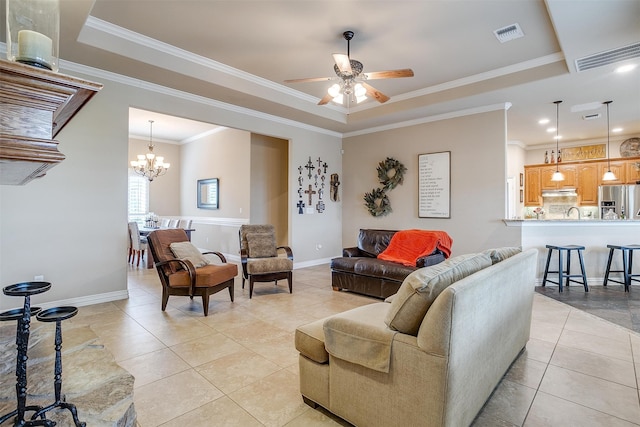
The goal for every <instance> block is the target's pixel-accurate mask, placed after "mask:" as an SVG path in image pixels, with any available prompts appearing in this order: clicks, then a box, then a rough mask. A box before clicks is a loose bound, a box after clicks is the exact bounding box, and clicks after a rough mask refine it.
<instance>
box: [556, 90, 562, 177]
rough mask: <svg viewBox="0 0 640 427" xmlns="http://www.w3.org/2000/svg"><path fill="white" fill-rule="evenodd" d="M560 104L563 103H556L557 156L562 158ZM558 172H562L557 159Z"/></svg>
mask: <svg viewBox="0 0 640 427" xmlns="http://www.w3.org/2000/svg"><path fill="white" fill-rule="evenodd" d="M560 103H562V101H554V104H556V156H558V157H560V145H559V141H560V136H559V134H558V131H559V128H560V113H559V111H560ZM555 160H556V172H560V169H559V166H558V159H557V158H556V159H555Z"/></svg>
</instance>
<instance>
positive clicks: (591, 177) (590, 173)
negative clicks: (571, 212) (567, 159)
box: [576, 163, 602, 206]
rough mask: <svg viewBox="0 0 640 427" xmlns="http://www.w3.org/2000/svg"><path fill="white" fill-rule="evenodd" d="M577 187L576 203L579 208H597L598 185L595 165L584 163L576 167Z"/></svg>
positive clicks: (598, 179) (598, 177) (596, 166)
mask: <svg viewBox="0 0 640 427" xmlns="http://www.w3.org/2000/svg"><path fill="white" fill-rule="evenodd" d="M576 169H577V172H578V185H577V186H576V189H577V192H578V203H579V204H580V206H597V205H598V185H600V179H601V178H602V177H601V176H600V175H599V170H598V165H597V164H596V163H585V164H580V165H577V167H576Z"/></svg>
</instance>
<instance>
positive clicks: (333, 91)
mask: <svg viewBox="0 0 640 427" xmlns="http://www.w3.org/2000/svg"><path fill="white" fill-rule="evenodd" d="M342 36H343V37H344V39H345V40H346V41H347V54H346V55H344V54H341V53H334V54H333V60H334V61H335V62H336V63H335V65H334V66H333V70H334V71H335V73H336V75H337V76H338V78H339V79H340V81H339V83H336V84H334V85H333V86H331V87H330V88H329V91H328V93H327V94H326V95H325V96H324V97H323V98H322V99H321V100H320V102H318V105H324V104H326V103H328V102H329V101H332V100H333V101H335V102H337V103H339V104H342V103H343V102H344V99H346V100H347V102H352V101H355V102H360V101H362V100H364V99H366V97H367V96H368V97H371V98H374V99H375V100H377V101H378V102H380V103H382V102H387V101H388V100H389V97H388V96H387V95H385V94H384V93H382V92H380V91H379V90H377V89H376V88H374V87H373V86H371V85H370V84H368V83H366V80H374V79H394V78H399V77H413V70H411V69H410V68H403V69H400V70H389V71H373V72H370V73H363V72H362V70H363V65H362V62H360V61H356V60H355V59H351V57H350V42H351V39H352V38H353V36H354V32H353V31H345V32H344V33H342ZM335 79H336V77H314V78H307V79H292V80H285V81H284V82H285V83H302V82H322V81H328V80H335Z"/></svg>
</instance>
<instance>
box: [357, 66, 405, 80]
mask: <svg viewBox="0 0 640 427" xmlns="http://www.w3.org/2000/svg"><path fill="white" fill-rule="evenodd" d="M364 74H365V76H367V79H368V80H373V79H396V78H399V77H413V70H412V69H411V68H403V69H402V70H389V71H373V72H371V73H364Z"/></svg>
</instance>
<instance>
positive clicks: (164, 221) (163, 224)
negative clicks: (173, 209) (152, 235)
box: [160, 218, 169, 228]
mask: <svg viewBox="0 0 640 427" xmlns="http://www.w3.org/2000/svg"><path fill="white" fill-rule="evenodd" d="M160 228H169V218H160Z"/></svg>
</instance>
